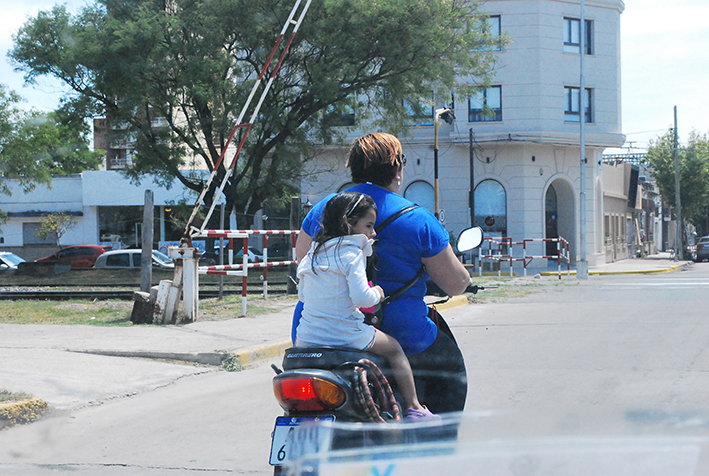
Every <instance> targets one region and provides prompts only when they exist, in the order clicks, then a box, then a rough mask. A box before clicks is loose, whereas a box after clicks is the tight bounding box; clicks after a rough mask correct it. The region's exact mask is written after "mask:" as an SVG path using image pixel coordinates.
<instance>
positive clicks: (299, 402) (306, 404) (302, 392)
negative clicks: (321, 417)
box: [273, 376, 345, 412]
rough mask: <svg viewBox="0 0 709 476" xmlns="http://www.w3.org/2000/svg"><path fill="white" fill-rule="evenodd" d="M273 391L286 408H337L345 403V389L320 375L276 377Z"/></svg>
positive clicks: (306, 409)
mask: <svg viewBox="0 0 709 476" xmlns="http://www.w3.org/2000/svg"><path fill="white" fill-rule="evenodd" d="M273 392H274V393H275V395H276V399H277V400H278V403H279V404H280V405H281V407H283V409H284V410H295V411H304V412H305V411H322V410H335V409H337V408H339V407H341V406H342V405H343V404H344V403H345V391H344V389H342V388H341V387H340V386H339V385H337V384H335V383H332V382H330V381H328V380H325V379H322V378H318V377H303V376H288V377H284V378H275V379H274V380H273Z"/></svg>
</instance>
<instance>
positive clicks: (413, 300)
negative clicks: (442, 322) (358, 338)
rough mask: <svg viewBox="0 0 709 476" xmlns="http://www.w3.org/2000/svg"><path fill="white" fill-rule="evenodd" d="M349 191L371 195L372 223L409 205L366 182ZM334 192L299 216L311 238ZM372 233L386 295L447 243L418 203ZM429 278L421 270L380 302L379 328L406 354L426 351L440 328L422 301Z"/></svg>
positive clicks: (381, 282) (413, 273) (427, 213)
mask: <svg viewBox="0 0 709 476" xmlns="http://www.w3.org/2000/svg"><path fill="white" fill-rule="evenodd" d="M347 191H348V192H360V193H365V194H367V195H369V196H370V197H372V199H373V200H374V203H376V205H377V209H378V214H377V221H376V224H375V226H376V225H379V224H380V223H381V222H383V221H384V220H386V219H387V218H389V216H391V215H393V214H394V213H396V212H398V211H399V210H401V209H402V208H405V207H408V206H411V205H413V202H411V201H409V200H407V199H405V198H404V197H402V196H401V195H398V194H396V193H394V192H391V191H389V190H386V189H384V188H382V187H378V186H376V185H372V184H369V183H365V184H359V185H355V186H354V187H352V188H349V189H347ZM334 196H335V194H331V195H328V196H327V197H325V198H324V199H323V200H322V201H320V202H319V203H318V204H317V205H315V207H313V209H312V210H311V211H310V212H309V213H308V215H307V216H306V217H305V220H303V230H304V231H305V232H306V233H307V234H308V235H309V236H310V237H314V236H315V235H316V234H317V232H318V231H319V230H320V220H321V217H322V212H323V210H324V208H325V205H326V204H327V202H328V201H329V200H330V199H331V198H332V197H334ZM376 238H377V239H378V240H379V243H378V244H377V247H376V253H377V256H378V257H379V266H378V269H379V273H378V278H377V284H378V285H380V286H381V287H382V288H383V289H384V292H385V293H386V294H387V295H388V294H391V293H392V292H394V291H396V290H397V289H399V288H401V287H402V286H403V285H404V284H406V283H408V282H409V281H411V280H412V279H413V278H414V277H415V276H416V273H417V272H418V271H419V269H421V258H430V257H433V256H436V255H437V254H438V253H440V252H441V251H443V250H444V249H445V248H446V246H448V232H447V231H446V230H445V229H444V228H443V227H442V226H441V224H440V223H439V222H438V220H437V219H436V217H434V216H433V215H432V214H431V213H430V212H429V211H427V210H426V209H424V208H421V207H419V208H416V209H414V210H412V211H411V212H408V213H405V214H403V215H401V216H400V217H399V218H397V219H396V220H394V221H393V222H391V223H390V224H389V225H387V226H386V227H385V228H384V229H383V230H382V232H381V233H379V234H378V235H377V236H376ZM427 277H428V275H427V274H426V273H424V275H423V276H422V277H421V278H420V279H419V280H418V281H416V283H415V284H414V285H413V286H411V287H410V288H409V289H408V290H407V291H406V292H405V293H404V294H403V295H402V296H401V297H399V298H397V299H395V300H393V301H392V302H391V303H390V304H389V305H387V306H385V307H384V325H383V326H382V330H383V331H384V332H386V333H387V334H389V335H390V336H392V337H394V338H395V339H396V340H397V341H398V342H399V344H401V347H402V348H403V349H404V352H405V353H406V354H409V355H411V354H418V353H419V352H423V351H424V350H426V349H427V348H428V347H429V346H430V345H431V344H433V341H434V340H436V335H437V333H438V329H437V327H436V324H435V323H434V322H433V321H431V320H430V319H429V318H428V306H426V303H425V302H424V301H423V297H424V296H425V295H426V279H427ZM299 314H300V313H299V312H298V308H296V315H295V316H294V318H295V319H298V317H299ZM295 325H296V326H297V323H296V324H295Z"/></svg>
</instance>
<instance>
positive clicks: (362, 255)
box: [296, 235, 381, 349]
mask: <svg viewBox="0 0 709 476" xmlns="http://www.w3.org/2000/svg"><path fill="white" fill-rule="evenodd" d="M316 247H317V243H313V244H312V245H311V247H310V251H309V252H308V254H307V255H306V256H305V258H303V260H302V261H301V262H300V265H298V272H297V276H298V279H299V280H300V282H299V284H298V297H299V298H300V300H301V301H302V302H303V304H304V307H303V316H302V318H301V320H300V323H299V325H298V329H297V340H296V345H297V346H299V347H304V346H320V345H326V346H333V347H349V348H354V349H365V348H367V346H368V345H369V344H370V343H371V342H372V339H373V338H374V332H375V331H374V327H372V326H369V325H367V324H365V323H364V314H362V312H361V311H360V310H359V308H360V307H371V306H374V305H376V304H377V303H378V302H379V300H380V299H381V295H380V294H379V292H378V291H377V290H375V289H373V288H370V287H369V284H368V282H367V272H366V257H367V256H370V255H371V254H372V240H369V239H368V238H367V237H366V236H365V235H347V236H343V237H340V238H333V239H332V240H329V241H327V242H325V243H324V244H323V245H322V247H321V248H320V250H319V251H318V253H317V255H314V251H315V249H316ZM313 260H314V263H315V266H313Z"/></svg>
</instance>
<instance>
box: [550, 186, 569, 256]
mask: <svg viewBox="0 0 709 476" xmlns="http://www.w3.org/2000/svg"><path fill="white" fill-rule="evenodd" d="M575 204H576V194H575V193H574V189H573V187H572V186H571V184H569V182H567V181H566V180H563V179H560V178H559V179H556V180H554V181H553V182H552V183H551V184H549V188H547V191H546V194H545V196H544V220H545V226H544V234H545V237H546V238H559V237H561V238H564V239H565V240H566V241H568V242H569V252H570V256H571V259H572V261H575V258H574V257H575V256H576V212H575ZM556 250H557V244H556V243H555V242H548V243H547V246H546V250H545V251H546V255H547V256H556V255H557V251H556Z"/></svg>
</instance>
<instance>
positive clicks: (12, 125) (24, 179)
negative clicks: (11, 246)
mask: <svg viewBox="0 0 709 476" xmlns="http://www.w3.org/2000/svg"><path fill="white" fill-rule="evenodd" d="M21 100H22V98H20V96H19V95H17V93H15V92H14V91H9V90H8V89H7V88H6V87H5V86H4V85H2V84H0V193H3V194H6V195H9V194H10V193H11V191H10V188H9V187H8V185H7V183H6V179H16V180H17V181H18V183H19V186H20V188H21V189H22V190H23V191H24V192H29V191H31V190H32V189H34V187H35V186H36V185H37V184H39V183H42V184H49V183H50V182H51V179H52V175H60V174H71V173H78V172H82V171H84V170H91V169H96V168H97V167H98V165H99V164H100V163H101V160H102V155H103V154H102V152H101V151H96V152H92V151H90V150H89V147H88V141H87V140H86V135H87V134H88V132H89V128H88V126H87V125H86V123H85V122H84V121H83V120H81V121H75V120H73V118H72V117H70V114H69V111H68V110H59V111H56V112H52V113H49V114H44V113H40V112H38V111H25V110H23V109H21V108H19V107H18V104H19V103H20V101H21ZM6 218H7V217H6V215H5V214H4V213H2V212H1V211H0V225H2V223H3V222H4V221H5V220H6Z"/></svg>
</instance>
